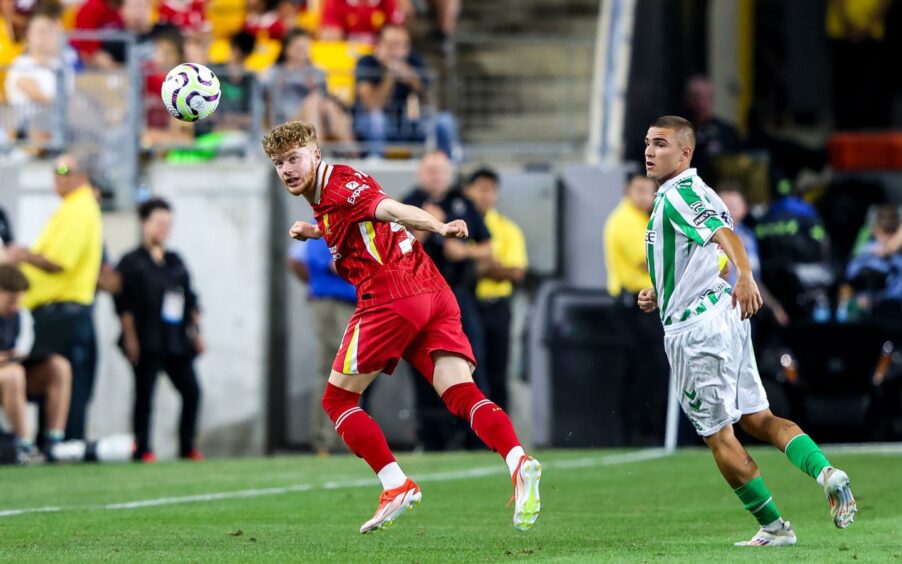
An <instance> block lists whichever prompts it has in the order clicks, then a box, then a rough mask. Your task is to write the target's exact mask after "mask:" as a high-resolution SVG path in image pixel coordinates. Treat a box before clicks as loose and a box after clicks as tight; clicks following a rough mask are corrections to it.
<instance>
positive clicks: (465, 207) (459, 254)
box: [404, 151, 492, 450]
mask: <svg viewBox="0 0 902 564" xmlns="http://www.w3.org/2000/svg"><path fill="white" fill-rule="evenodd" d="M417 176H418V180H419V185H418V186H417V187H415V188H414V189H413V191H412V192H411V193H410V194H408V195H407V197H406V198H405V199H404V203H405V204H408V205H411V206H417V207H420V208H423V209H424V210H426V211H428V212H429V213H431V214H432V215H434V216H435V217H437V218H438V220H439V221H444V222H448V221H453V220H455V219H462V220H464V221H465V222H466V223H467V228H468V229H469V231H470V238H469V240H467V241H462V240H454V241H452V240H450V239H445V238H443V237H438V236H435V235H432V234H429V233H424V232H414V235H415V236H416V237H417V240H418V241H420V243H421V244H422V245H423V250H425V251H426V254H428V255H429V257H430V258H431V259H432V260H433V262H435V266H436V267H437V268H438V270H439V272H441V274H442V276H443V277H444V278H445V280H446V281H447V282H448V285H449V286H450V287H451V290H452V291H453V292H454V296H455V297H456V298H457V303H458V305H459V306H460V317H461V324H462V325H463V329H464V333H465V334H466V335H467V338H468V339H469V340H470V344H471V345H472V347H473V355H474V356H475V357H476V362H477V367H476V371H475V372H474V373H473V379H474V381H475V382H476V384H477V385H478V386H479V387H480V388H481V389H482V390H483V391H488V387H487V386H486V382H485V380H484V375H483V370H482V369H481V368H480V366H478V365H479V364H481V363H482V360H483V358H484V356H485V355H484V348H485V331H484V329H483V326H482V321H481V317H480V314H479V304H478V302H477V301H476V283H477V282H478V281H479V276H478V273H477V272H476V261H477V260H488V259H490V258H491V256H492V246H491V241H490V237H491V236H490V235H489V230H488V228H487V227H486V226H485V222H484V221H483V219H482V215H480V213H479V212H478V211H477V210H476V207H475V206H474V205H473V203H472V202H471V201H470V200H469V199H467V198H466V197H465V196H464V195H463V192H462V191H461V190H460V189H457V188H453V189H452V183H453V172H452V169H451V162H450V161H449V160H448V157H447V156H446V155H445V154H444V153H442V152H441V151H432V152H429V153H426V154H425V155H423V159H422V160H421V161H420V168H419V170H418V172H417ZM414 381H415V383H416V386H417V388H416V392H417V417H418V420H419V421H418V427H419V437H420V441H421V442H422V443H423V448H425V449H427V450H443V449H444V448H445V447H446V446H447V443H448V436H447V435H448V432H447V431H445V430H443V429H447V425H446V423H447V421H448V417H447V413H446V410H445V407H444V405H443V404H442V403H441V402H437V401H435V392H434V390H432V388H431V387H430V386H429V385H428V383H426V382H428V381H427V380H426V379H424V378H415V379H414ZM423 383H426V384H425V385H423Z"/></svg>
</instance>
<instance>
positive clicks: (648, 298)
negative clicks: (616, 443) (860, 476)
mask: <svg viewBox="0 0 902 564" xmlns="http://www.w3.org/2000/svg"><path fill="white" fill-rule="evenodd" d="M694 150H695V132H694V128H693V126H692V124H691V123H690V122H689V121H687V120H685V119H683V118H680V117H676V116H664V117H661V118H658V120H656V121H655V123H654V124H652V126H651V127H650V128H649V129H648V134H647V136H646V137H645V167H646V173H647V175H648V176H649V177H650V178H652V179H653V180H655V181H656V182H657V183H658V186H659V188H658V192H657V195H656V196H655V203H654V210H653V211H652V214H651V218H650V220H649V222H648V231H647V232H646V235H645V240H646V253H647V259H648V271H649V273H650V274H651V280H652V284H653V285H654V287H653V288H646V289H644V290H642V291H641V292H640V293H639V307H640V308H641V309H642V311H645V312H646V313H650V312H653V311H655V310H656V309H657V310H658V311H659V312H660V315H661V321H662V323H663V324H664V346H665V349H666V351H667V357H668V359H669V360H670V367H671V371H672V374H673V385H674V386H675V390H674V391H675V393H677V394H679V396H680V404H681V405H682V408H683V412H684V413H685V414H686V415H687V416H688V417H689V419H690V420H691V421H692V424H693V425H694V426H695V428H696V430H697V431H698V434H699V435H701V436H702V437H703V438H704V441H705V444H707V445H708V447H709V448H710V449H711V452H712V453H713V454H714V460H715V461H716V462H717V467H718V468H719V469H720V473H721V474H722V475H723V477H724V478H725V479H726V481H727V483H729V484H730V486H731V487H732V488H733V489H734V491H735V492H736V495H737V496H739V499H740V500H741V501H742V503H743V505H744V506H745V509H747V510H748V511H750V512H751V513H752V515H754V516H755V518H756V519H757V520H758V523H759V524H760V525H761V528H760V530H759V531H758V533H757V534H756V535H755V536H754V537H753V538H752V539H751V540H749V541H743V542H739V543H736V544H737V545H739V546H780V545H791V544H795V542H796V536H795V533H794V532H793V530H792V527H791V526H790V524H789V522H788V521H783V519H782V518H781V517H780V511H779V510H778V509H777V506H776V504H775V503H774V499H773V497H772V496H771V494H770V491H768V489H767V486H765V485H764V480H763V479H762V478H761V473H760V472H759V471H758V465H757V464H755V461H754V460H752V457H751V456H749V453H748V452H747V451H746V450H745V448H743V446H742V445H741V444H740V443H739V441H738V440H737V439H736V436H735V435H734V433H733V425H734V424H736V423H739V426H740V427H741V428H742V429H743V430H744V431H745V432H747V433H748V434H750V435H752V436H753V437H756V438H758V439H760V440H762V441H766V442H769V443H770V444H772V445H774V446H775V447H777V448H778V449H780V450H781V451H783V452H785V453H786V456H787V457H788V458H789V460H790V461H791V462H792V463H793V464H795V465H796V466H798V467H799V469H801V470H802V471H803V472H805V473H807V474H808V475H809V476H811V477H812V478H815V479H816V480H817V482H818V484H820V485H821V486H823V488H824V492H825V493H826V495H827V500H828V501H829V503H830V509H831V513H832V515H833V521H834V523H835V524H836V526H837V527H839V528H845V527H848V526H849V525H850V524H851V523H852V521H853V520H854V517H855V512H856V511H857V508H856V506H855V500H854V498H853V497H852V492H851V490H850V489H849V477H848V476H847V475H846V473H845V472H843V471H842V470H839V469H837V468H833V467H832V466H831V465H830V462H829V461H828V460H827V458H826V457H825V456H824V453H823V452H821V449H820V448H819V447H818V446H817V444H815V442H814V441H813V440H812V439H811V438H810V437H809V436H808V435H806V434H804V433H803V432H802V430H801V429H800V428H799V426H798V425H796V424H795V423H793V422H792V421H789V420H787V419H782V418H780V417H776V416H775V415H774V414H773V413H771V411H770V409H769V404H768V402H767V395H766V394H765V392H764V387H763V386H762V385H761V378H760V376H759V375H758V367H757V366H756V364H755V353H754V350H752V340H751V332H750V327H749V321H748V319H749V318H750V317H751V316H752V315H754V314H755V312H757V311H758V309H759V308H760V307H761V305H762V299H761V294H760V293H759V291H758V286H757V285H756V284H755V280H754V278H753V277H752V270H751V267H750V265H749V258H748V255H747V254H746V252H745V249H744V248H743V246H742V243H741V242H740V240H739V238H738V237H737V236H736V234H735V233H733V230H732V228H731V227H732V224H733V221H732V219H731V217H730V214H729V212H727V209H726V206H725V205H724V203H723V202H722V201H721V199H720V198H719V197H718V196H717V194H715V193H714V191H713V190H711V188H709V187H708V186H707V185H706V184H705V183H704V182H703V181H702V179H701V178H699V177H698V175H697V174H696V173H695V169H694V168H689V164H690V162H691V160H692V154H693V151H694ZM718 247H719V248H720V249H722V250H723V252H724V253H726V255H727V258H729V259H730V261H731V262H732V263H733V265H734V267H735V268H736V269H737V278H736V285H735V286H734V287H732V288H731V287H730V285H729V284H727V283H726V282H725V281H724V280H723V279H722V278H721V277H720V266H719V260H718V253H719V250H718ZM737 306H739V307H738V308H737Z"/></svg>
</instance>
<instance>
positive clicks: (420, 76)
mask: <svg viewBox="0 0 902 564" xmlns="http://www.w3.org/2000/svg"><path fill="white" fill-rule="evenodd" d="M354 77H355V81H356V84H357V101H356V104H355V106H354V131H355V133H356V135H357V139H358V140H361V141H366V142H367V143H368V144H369V145H370V147H368V149H371V151H372V152H373V153H374V154H377V155H381V154H382V152H383V151H384V149H385V143H386V141H393V142H407V143H412V142H416V143H422V142H423V141H426V142H427V144H429V145H435V146H436V147H438V148H439V149H440V150H441V151H442V152H444V153H445V154H446V155H448V156H449V157H450V158H453V159H455V160H459V157H460V147H459V142H458V136H457V125H456V124H455V122H454V118H453V117H452V116H451V114H448V113H446V112H441V113H433V111H432V110H431V108H429V103H430V100H429V95H428V87H429V77H428V75H427V70H426V66H425V64H424V63H423V60H422V59H421V58H420V56H419V55H417V54H416V53H414V52H412V51H411V48H410V33H409V32H408V31H407V29H406V28H404V27H403V26H399V25H386V26H385V27H383V28H382V30H381V31H380V32H379V39H378V41H377V42H376V48H375V49H374V51H373V54H372V55H365V56H363V57H361V58H360V60H358V61H357V67H356V68H355V70H354Z"/></svg>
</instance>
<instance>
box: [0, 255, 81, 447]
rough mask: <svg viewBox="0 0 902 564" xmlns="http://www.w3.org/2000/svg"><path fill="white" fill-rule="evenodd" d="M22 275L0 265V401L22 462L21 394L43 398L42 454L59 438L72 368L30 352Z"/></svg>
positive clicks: (63, 361) (24, 439)
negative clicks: (16, 442) (44, 418)
mask: <svg viewBox="0 0 902 564" xmlns="http://www.w3.org/2000/svg"><path fill="white" fill-rule="evenodd" d="M27 290H28V279H27V278H25V275H24V274H22V271H21V270H19V269H18V268H17V267H15V266H13V265H11V264H2V265H0V402H2V403H0V405H2V406H3V412H4V414H5V415H6V419H7V420H8V421H9V423H10V425H11V426H12V429H13V433H15V435H16V436H17V438H18V441H19V445H18V447H19V460H20V461H21V462H27V461H28V460H29V459H31V458H32V457H33V455H34V454H36V453H35V447H34V445H33V444H32V442H31V440H30V439H29V437H30V434H29V433H28V430H27V426H26V423H25V415H26V401H27V398H35V399H38V398H40V399H41V400H42V401H44V402H45V403H44V407H45V409H44V413H45V416H46V423H45V425H46V432H45V436H44V437H42V438H41V443H42V444H41V445H40V446H41V448H42V450H43V451H44V453H46V454H47V455H48V458H50V455H51V453H52V451H53V446H54V445H56V444H57V443H59V442H61V441H62V440H63V437H64V435H65V429H66V417H67V415H68V413H69V398H70V394H71V386H72V372H71V369H70V366H69V362H68V361H67V360H66V359H65V358H63V357H61V356H59V355H56V354H51V355H44V356H41V357H37V356H31V347H32V344H33V343H34V328H33V327H32V319H31V315H30V314H29V313H28V310H26V309H24V308H20V307H19V302H20V301H21V299H22V296H23V295H24V294H25V292H26V291H27Z"/></svg>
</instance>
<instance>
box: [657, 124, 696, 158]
mask: <svg viewBox="0 0 902 564" xmlns="http://www.w3.org/2000/svg"><path fill="white" fill-rule="evenodd" d="M651 126H652V127H660V128H661V129H670V130H672V131H673V132H674V133H676V134H677V139H678V140H679V141H680V143H681V144H682V145H684V146H685V145H688V146H689V147H692V150H693V152H694V151H695V126H694V125H692V122H691V121H689V120H688V119H686V118H683V117H680V116H661V117H659V118H658V119H656V120H655V122H654V123H653V124H651Z"/></svg>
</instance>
